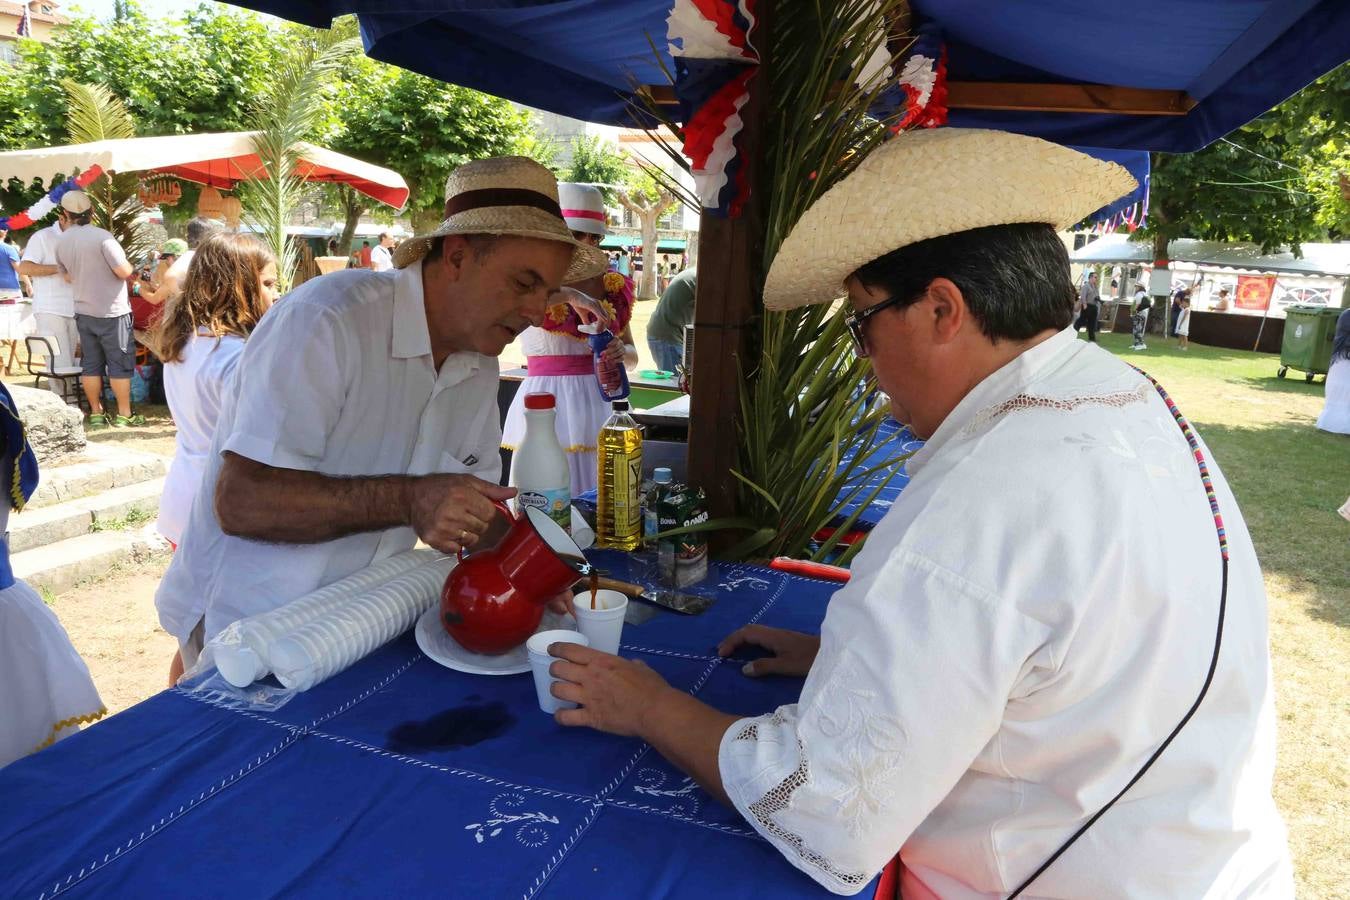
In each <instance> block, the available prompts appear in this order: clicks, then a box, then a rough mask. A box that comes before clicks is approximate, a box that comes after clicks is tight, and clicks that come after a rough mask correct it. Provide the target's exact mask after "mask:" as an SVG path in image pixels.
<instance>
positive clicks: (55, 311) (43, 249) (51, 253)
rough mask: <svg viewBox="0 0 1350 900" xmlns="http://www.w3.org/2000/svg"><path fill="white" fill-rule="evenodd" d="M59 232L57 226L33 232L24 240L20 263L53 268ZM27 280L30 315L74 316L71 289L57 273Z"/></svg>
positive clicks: (59, 239) (73, 298)
mask: <svg viewBox="0 0 1350 900" xmlns="http://www.w3.org/2000/svg"><path fill="white" fill-rule="evenodd" d="M63 233H64V232H62V231H61V226H60V225H49V226H47V227H46V228H43V229H40V230H39V231H37V232H36V233H35V234H34V235H33V236H32V237H31V238H29V239H28V246H26V247H24V248H23V257H22V261H23V262H30V263H37V264H38V265H40V266H54V265H56V245H57V244H58V243H60V241H61V236H62V234H63ZM29 280H30V281H32V282H33V312H34V313H46V314H48V315H53V316H74V315H75V290H74V288H72V287H71V286H70V284H69V283H68V282H67V281H66V279H65V278H63V277H61V275H60V273H57V274H56V275H37V276H34V277H32V278H30V279H29Z"/></svg>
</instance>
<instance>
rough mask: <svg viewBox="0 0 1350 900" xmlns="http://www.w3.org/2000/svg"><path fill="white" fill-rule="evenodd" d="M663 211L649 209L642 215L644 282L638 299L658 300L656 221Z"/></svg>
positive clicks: (640, 287) (639, 288)
mask: <svg viewBox="0 0 1350 900" xmlns="http://www.w3.org/2000/svg"><path fill="white" fill-rule="evenodd" d="M662 212H664V210H663V209H661V208H659V207H655V206H651V207H648V208H647V212H645V213H643V215H642V281H641V282H639V284H638V286H637V299H639V300H649V299H655V298H656V220H657V219H658V218H660V216H661V213H662Z"/></svg>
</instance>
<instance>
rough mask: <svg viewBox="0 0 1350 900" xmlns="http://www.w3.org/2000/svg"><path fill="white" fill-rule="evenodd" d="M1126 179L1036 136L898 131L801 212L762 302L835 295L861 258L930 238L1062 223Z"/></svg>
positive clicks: (771, 304) (795, 302) (1123, 190)
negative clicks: (975, 230)
mask: <svg viewBox="0 0 1350 900" xmlns="http://www.w3.org/2000/svg"><path fill="white" fill-rule="evenodd" d="M1134 187H1135V180H1134V177H1133V176H1131V175H1130V173H1129V172H1127V171H1126V170H1125V169H1124V168H1123V167H1122V166H1118V165H1116V164H1115V163H1108V162H1102V161H1101V160H1098V159H1093V158H1092V157H1091V156H1087V155H1086V154H1083V153H1079V152H1078V151H1076V150H1070V149H1068V148H1067V147H1062V146H1060V145H1058V144H1052V143H1050V142H1049V141H1043V140H1041V139H1040V138H1034V137H1027V136H1026V135H1022V134H1012V133H1010V132H1006V131H990V130H986V129H975V128H934V129H923V130H917V131H908V132H904V133H902V134H900V135H897V136H896V137H895V138H893V139H891V140H890V141H887V142H886V143H885V144H882V145H881V146H880V147H878V148H877V149H876V150H874V151H872V153H871V154H870V155H869V156H868V157H867V159H865V160H863V161H862V162H861V163H859V165H858V168H856V169H854V170H853V171H852V172H851V173H849V175H848V177H847V178H845V179H844V180H843V181H841V182H839V184H837V185H835V186H834V187H832V188H830V190H828V191H826V192H825V194H824V195H823V196H821V198H820V199H819V200H817V201H816V202H815V203H813V204H812V205H811V207H810V209H808V210H807V211H806V213H805V214H804V215H803V216H802V217H801V219H800V220H799V221H798V222H797V224H796V226H795V227H794V228H793V229H792V232H791V233H790V234H789V235H788V236H787V239H786V240H785V241H783V244H782V246H781V247H779V249H778V255H777V256H775V257H774V261H773V265H772V266H770V267H769V276H768V278H767V279H766V281H765V284H764V305H765V306H766V307H768V308H769V309H793V308H795V307H798V306H807V305H809V304H812V303H829V302H830V301H833V300H837V299H838V298H840V297H842V296H843V295H844V294H845V293H846V289H845V287H844V280H845V279H846V278H847V277H848V276H849V275H851V274H852V273H853V272H855V271H856V270H857V269H858V268H859V267H860V266H863V265H866V264H867V263H869V262H872V261H873V260H875V259H878V258H880V257H882V256H885V255H886V254H888V253H890V252H891V251H893V250H899V249H900V248H901V247H907V246H909V245H910V244H915V243H918V242H919V241H925V240H928V239H929V238H935V237H941V236H942V235H946V234H955V233H956V232H958V231H969V230H970V229H972V228H984V227H986V226H989V225H1014V224H1019V223H1027V222H1044V223H1046V224H1049V225H1052V226H1054V227H1055V228H1056V229H1057V230H1063V229H1065V228H1068V227H1069V226H1071V225H1074V224H1076V223H1077V222H1080V221H1082V219H1083V218H1084V217H1085V216H1087V215H1089V214H1090V213H1093V212H1095V211H1097V210H1098V209H1100V208H1101V207H1103V206H1105V205H1106V204H1108V203H1110V202H1112V201H1113V200H1117V199H1119V198H1120V197H1123V196H1124V195H1125V194H1127V193H1129V192H1130V191H1132V190H1134Z"/></svg>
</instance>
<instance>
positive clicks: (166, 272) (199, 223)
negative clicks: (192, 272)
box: [140, 216, 225, 306]
mask: <svg viewBox="0 0 1350 900" xmlns="http://www.w3.org/2000/svg"><path fill="white" fill-rule="evenodd" d="M224 227H225V226H224V225H222V224H221V223H220V222H218V221H216V220H215V219H208V218H205V217H203V216H196V217H195V218H193V219H191V220H190V221H189V222H188V223H187V229H186V234H187V239H186V240H184V239H182V238H171V239H170V240H167V241H165V242H164V246H162V247H160V264H159V266H158V268H157V269H156V270H155V277H154V278H152V279H151V284H150V287H149V288H146V287H144V286H142V287H141V289H140V296H141V297H142V298H143V299H144V300H146V301H147V302H149V303H153V304H155V305H156V306H163V305H164V304H165V303H166V302H167V301H169V300H172V299H173V298H174V297H176V296H178V294H180V293H182V290H183V284H184V283H185V282H186V281H187V273H188V269H189V268H190V267H191V266H192V257H193V255H194V254H195V253H196V252H197V247H198V246H199V245H200V244H201V242H202V241H204V240H206V239H207V238H208V237H210V236H211V235H212V234H215V233H216V232H217V231H221V230H223V229H224Z"/></svg>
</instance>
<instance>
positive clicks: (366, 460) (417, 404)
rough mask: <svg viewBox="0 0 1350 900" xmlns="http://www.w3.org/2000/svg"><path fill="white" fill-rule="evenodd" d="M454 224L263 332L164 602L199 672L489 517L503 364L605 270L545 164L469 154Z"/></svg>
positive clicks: (314, 285)
mask: <svg viewBox="0 0 1350 900" xmlns="http://www.w3.org/2000/svg"><path fill="white" fill-rule="evenodd" d="M445 196H446V200H445V215H444V221H443V222H441V224H440V226H439V227H437V228H436V229H435V230H433V231H431V232H430V233H427V234H419V235H416V236H415V237H413V238H411V239H409V240H407V241H404V242H403V243H402V244H400V245H399V246H398V247H397V248H396V249H395V251H394V266H395V268H394V269H392V270H389V271H385V272H370V271H364V270H349V271H344V272H336V273H333V274H330V275H325V276H323V277H321V278H316V279H312V280H311V281H309V282H307V283H305V284H304V285H302V286H301V287H300V288H298V289H297V290H296V291H294V292H293V293H291V294H290V295H288V296H286V297H284V298H283V299H282V300H281V301H280V302H279V303H278V304H277V305H276V306H274V307H273V308H272V309H271V310H270V311H269V312H268V314H267V315H266V316H265V317H264V318H263V320H262V322H261V323H260V324H259V326H258V328H257V329H256V330H255V331H254V332H253V334H252V336H251V337H250V338H249V340H248V345H247V347H246V348H245V350H244V353H243V356H242V357H241V359H240V362H239V367H238V372H239V375H238V379H237V383H236V390H235V391H233V392H232V393H231V394H230V395H229V396H227V397H225V398H223V403H222V408H221V411H220V417H219V419H218V424H217V426H216V431H215V440H214V442H213V446H212V450H211V455H210V459H209V460H208V463H207V466H208V468H207V469H206V474H205V477H204V478H203V480H202V487H201V490H200V492H199V493H198V496H197V498H196V501H195V503H194V504H193V508H192V513H191V516H190V518H189V522H188V526H187V530H186V531H185V532H184V535H183V543H182V546H181V547H180V548H179V550H178V552H177V554H176V555H175V557H174V560H173V563H172V565H171V566H170V567H169V571H168V573H167V574H166V575H165V577H164V581H163V583H162V585H161V586H160V590H159V592H158V594H157V595H156V598H155V602H156V605H157V606H158V608H159V614H160V621H161V622H162V623H163V625H164V628H165V630H167V631H168V632H169V633H170V634H172V635H174V636H175V637H177V638H178V639H179V643H180V646H181V647H182V649H183V655H184V661H185V662H186V663H187V664H188V665H189V666H190V665H191V664H192V659H193V657H194V655H195V653H196V651H197V650H198V649H200V646H201V642H202V640H203V639H204V638H210V637H211V635H213V634H215V633H216V632H218V631H220V630H221V629H222V628H224V627H225V626H227V625H229V624H230V623H231V622H233V621H235V620H237V619H239V618H242V617H244V616H248V615H253V614H256V613H259V612H264V611H266V610H268V609H272V608H275V607H277V606H280V605H282V604H284V603H286V602H288V601H290V600H293V599H295V598H297V597H299V596H301V595H303V594H305V593H308V592H309V591H312V590H314V589H316V588H318V587H321V586H323V585H325V584H328V583H330V582H332V581H335V580H337V579H339V578H342V577H344V576H345V575H348V574H350V573H351V572H353V571H355V570H357V569H360V568H362V567H364V566H367V565H369V564H370V563H371V562H373V561H375V560H378V559H382V558H384V557H387V556H390V555H392V554H394V553H398V552H401V551H403V550H407V549H409V548H411V547H412V546H413V544H414V542H415V541H416V539H417V538H419V537H420V538H421V539H422V540H424V541H426V542H427V543H428V544H430V545H431V546H433V547H435V548H436V549H438V550H442V551H445V552H447V553H454V552H456V551H458V550H459V549H460V548H462V547H472V546H473V545H474V544H475V543H476V542H477V541H478V539H479V538H480V537H481V536H482V535H483V533H484V532H485V530H486V529H487V528H488V527H489V523H490V521H491V520H492V518H493V515H494V513H493V506H492V502H493V501H494V500H502V499H505V498H508V497H510V496H513V495H514V494H515V491H513V490H509V489H504V488H501V487H498V485H497V482H498V480H499V476H500V469H501V463H500V456H499V454H498V449H497V448H498V444H499V443H500V440H501V428H500V424H499V414H498V410H497V361H496V359H495V357H496V356H497V355H498V354H499V353H501V352H502V349H503V348H504V347H505V346H506V345H507V344H509V343H510V342H511V341H513V340H515V338H516V336H517V335H518V334H520V332H521V331H523V330H524V329H525V328H526V327H528V326H529V325H532V324H538V323H539V322H541V321H542V320H543V317H544V313H545V310H546V309H547V307H548V305H549V302H550V298H551V297H552V296H553V295H554V294H555V293H556V292H557V290H558V288H559V287H560V286H561V285H562V284H563V283H565V282H569V281H576V280H578V279H582V278H587V277H590V276H591V275H593V274H595V273H597V272H600V271H602V270H603V269H604V267H605V258H604V255H603V254H602V253H601V252H600V251H599V250H597V249H596V248H594V247H591V246H589V245H586V244H583V243H581V242H578V241H577V240H575V239H574V238H573V237H572V234H571V232H570V231H569V230H568V227H567V223H566V222H565V221H564V220H563V216H562V212H561V209H560V207H559V205H558V188H557V181H556V180H555V179H554V177H553V175H552V174H551V173H550V172H549V171H548V170H547V169H545V168H544V167H543V166H541V165H539V164H538V163H535V162H533V161H531V160H528V159H523V158H519V157H507V158H500V159H486V160H479V161H477V162H472V163H468V164H466V165H464V166H461V167H460V168H459V169H457V170H455V172H453V173H452V174H451V175H450V178H449V180H448V181H447V183H446V191H445Z"/></svg>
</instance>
